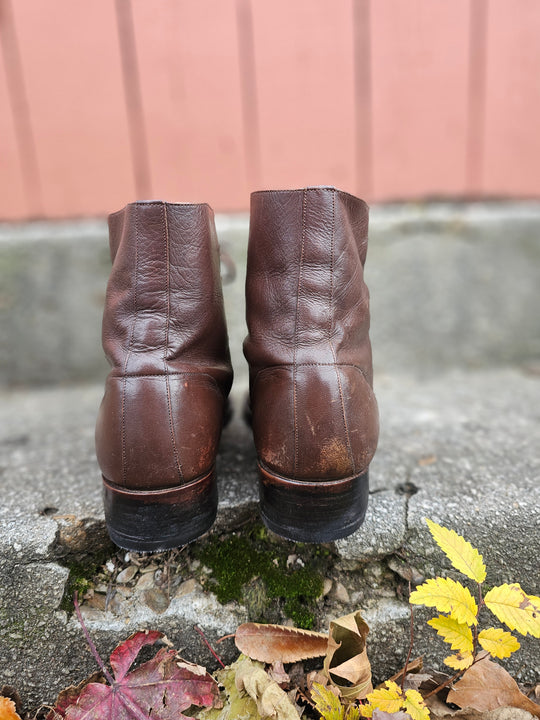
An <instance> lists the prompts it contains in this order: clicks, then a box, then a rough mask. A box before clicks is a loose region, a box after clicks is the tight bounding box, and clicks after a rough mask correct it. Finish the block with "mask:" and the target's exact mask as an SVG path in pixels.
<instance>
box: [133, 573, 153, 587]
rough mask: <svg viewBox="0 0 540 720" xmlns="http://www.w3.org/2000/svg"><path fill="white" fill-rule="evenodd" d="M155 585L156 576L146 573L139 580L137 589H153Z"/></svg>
mask: <svg viewBox="0 0 540 720" xmlns="http://www.w3.org/2000/svg"><path fill="white" fill-rule="evenodd" d="M153 585H154V576H153V575H151V574H150V573H145V574H144V575H141V577H140V578H139V579H138V581H137V584H136V585H135V587H136V589H137V590H146V589H147V588H151V587H153Z"/></svg>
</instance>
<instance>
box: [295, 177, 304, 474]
mask: <svg viewBox="0 0 540 720" xmlns="http://www.w3.org/2000/svg"><path fill="white" fill-rule="evenodd" d="M306 201H307V193H306V190H305V189H304V192H303V193H302V242H301V250H300V269H299V270H298V287H297V289H296V317H295V320H294V352H293V415H294V464H293V477H294V478H296V468H297V464H298V414H297V406H296V404H297V387H296V358H297V353H298V314H299V309H300V292H301V290H302V270H303V265H304V252H305V241H306Z"/></svg>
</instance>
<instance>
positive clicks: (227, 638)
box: [216, 633, 236, 645]
mask: <svg viewBox="0 0 540 720" xmlns="http://www.w3.org/2000/svg"><path fill="white" fill-rule="evenodd" d="M233 637H236V633H231V634H230V635H224V636H223V637H220V638H219V640H216V645H219V643H220V642H223V641H224V640H229V639H230V638H233Z"/></svg>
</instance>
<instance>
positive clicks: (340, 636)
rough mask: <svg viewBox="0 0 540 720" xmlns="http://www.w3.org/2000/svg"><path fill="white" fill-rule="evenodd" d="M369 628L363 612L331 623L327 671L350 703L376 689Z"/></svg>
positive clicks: (325, 662)
mask: <svg viewBox="0 0 540 720" xmlns="http://www.w3.org/2000/svg"><path fill="white" fill-rule="evenodd" d="M368 632H369V627H368V625H367V623H366V622H365V620H363V619H362V616H361V615H360V613H359V612H355V613H351V614H350V615H344V616H343V617H341V618H339V619H338V620H332V622H331V623H330V632H329V637H328V651H327V653H326V657H325V659H324V671H325V673H326V674H327V675H328V677H329V678H330V680H331V681H332V682H333V683H334V685H336V686H337V687H338V688H339V689H340V691H341V694H342V696H343V697H344V698H345V699H347V700H352V699H358V700H361V699H362V698H365V697H366V695H367V694H368V693H370V692H372V690H373V686H372V684H371V665H370V663H369V660H368V656H367V651H366V637H367V634H368Z"/></svg>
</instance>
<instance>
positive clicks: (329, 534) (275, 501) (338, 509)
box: [259, 464, 369, 543]
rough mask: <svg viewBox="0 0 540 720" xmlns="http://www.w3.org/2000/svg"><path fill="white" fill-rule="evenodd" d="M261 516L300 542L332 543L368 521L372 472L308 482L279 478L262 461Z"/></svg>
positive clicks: (268, 526)
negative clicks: (365, 518)
mask: <svg viewBox="0 0 540 720" xmlns="http://www.w3.org/2000/svg"><path fill="white" fill-rule="evenodd" d="M259 474H260V483H259V497H260V503H261V515H262V519H263V521H264V524H265V525H266V527H267V528H268V529H269V530H272V531H273V532H275V533H277V534H278V535H281V536H282V537H285V538H288V539H289V540H295V541H296V542H312V543H320V542H332V541H333V540H338V539H339V538H343V537H346V536H347V535H350V534H351V533H353V532H354V531H355V530H356V529H357V528H358V527H360V525H361V524H362V522H363V520H364V516H365V514H366V509H367V503H368V491H369V472H368V471H367V470H366V471H365V472H364V473H363V474H362V475H357V476H355V477H350V478H346V479H344V480H328V481H320V482H308V481H304V480H291V479H290V478H284V477H279V476H278V475H275V474H273V473H271V472H269V471H268V470H267V469H266V468H263V467H262V466H261V465H260V464H259Z"/></svg>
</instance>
